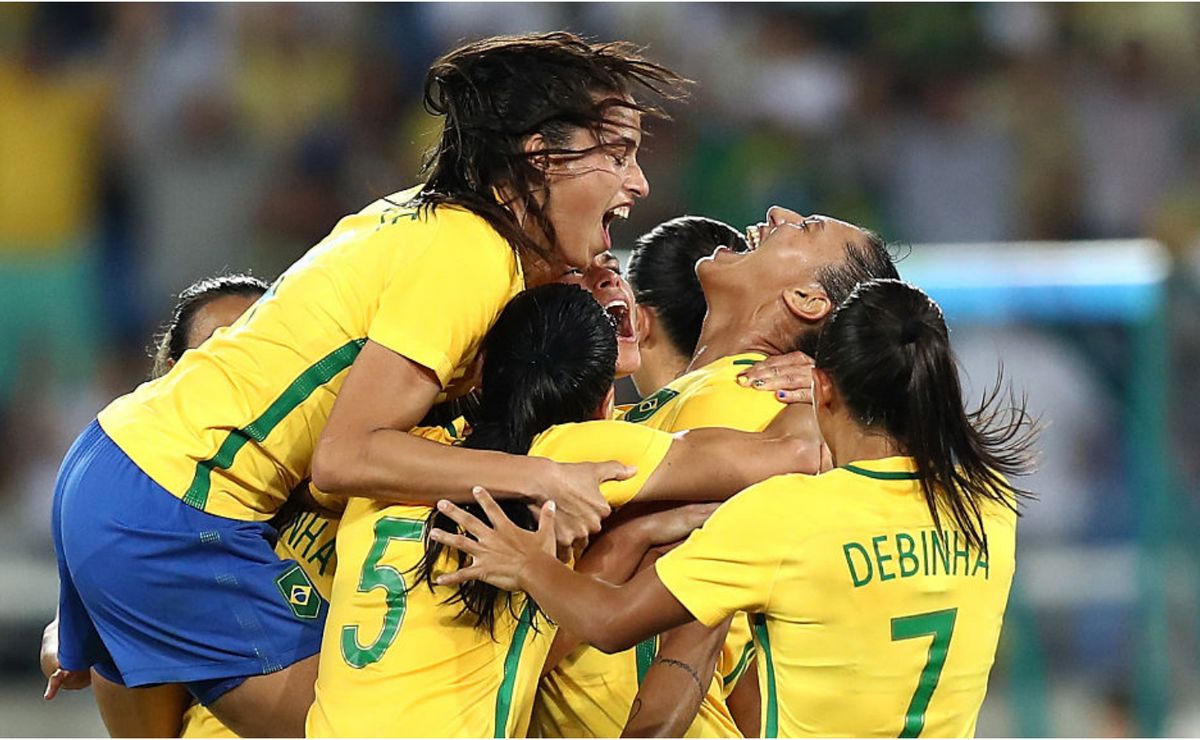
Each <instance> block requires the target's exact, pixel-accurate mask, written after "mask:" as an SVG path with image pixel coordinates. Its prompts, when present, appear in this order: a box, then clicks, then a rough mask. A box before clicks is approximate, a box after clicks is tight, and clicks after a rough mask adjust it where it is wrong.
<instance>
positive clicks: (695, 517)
mask: <svg viewBox="0 0 1200 740" xmlns="http://www.w3.org/2000/svg"><path fill="white" fill-rule="evenodd" d="M718 506H720V504H719V503H712V504H686V505H684V506H672V507H671V508H669V509H664V510H663V511H656V512H654V513H653V514H646V515H644V516H640V517H638V518H637V525H638V527H639V528H640V531H641V533H642V538H643V542H645V544H646V546H647V547H657V546H659V545H669V544H673V543H675V542H678V541H680V540H682V539H684V538H685V537H687V536H688V535H689V534H691V533H692V531H693V530H696V529H699V528H700V527H702V526H703V525H704V522H706V521H708V517H710V516H712V513H713V512H714V511H716V510H717V507H718Z"/></svg>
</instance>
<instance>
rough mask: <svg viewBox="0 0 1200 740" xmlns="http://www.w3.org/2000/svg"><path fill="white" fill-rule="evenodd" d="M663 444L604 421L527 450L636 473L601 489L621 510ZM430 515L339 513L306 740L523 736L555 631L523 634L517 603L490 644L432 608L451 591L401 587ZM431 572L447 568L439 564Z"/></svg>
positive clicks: (564, 431)
mask: <svg viewBox="0 0 1200 740" xmlns="http://www.w3.org/2000/svg"><path fill="white" fill-rule="evenodd" d="M670 446H671V436H670V435H668V434H665V433H663V432H658V431H656V430H652V429H646V428H643V427H637V426H634V425H631V424H626V423H623V422H618V421H608V420H605V421H592V422H585V423H582V424H564V425H561V426H557V427H553V428H551V429H550V430H548V431H546V432H545V433H543V434H541V435H539V436H538V437H537V438H536V439H535V440H534V443H533V446H532V447H531V448H530V451H529V454H530V455H537V456H542V457H548V458H550V459H553V460H556V461H558V462H579V461H585V460H610V459H611V460H619V461H620V462H622V463H625V464H626V465H633V466H636V467H637V469H638V472H637V475H636V476H635V477H634V478H631V479H630V480H627V481H613V482H609V483H605V484H603V485H602V486H601V490H602V491H603V493H604V495H605V498H606V499H607V500H608V501H609V502H610V503H611V504H613V505H614V506H619V505H621V504H623V503H625V502H627V501H629V500H630V499H631V498H633V497H634V496H636V495H637V493H638V492H639V491H640V490H641V487H642V486H643V485H644V484H645V482H646V481H647V480H648V479H649V478H650V476H651V475H652V474H653V472H654V470H655V469H656V468H657V467H658V465H659V463H660V462H662V459H663V457H665V456H666V454H667V450H668V449H669V448H670ZM430 511H431V510H430V509H429V508H428V507H422V506H400V505H394V504H393V505H386V504H382V503H378V502H372V501H367V500H365V499H358V498H355V499H351V500H350V503H349V504H348V506H347V507H346V512H345V514H344V516H343V519H342V525H341V528H340V530H339V533H338V545H337V549H338V560H339V562H340V563H341V567H340V569H339V570H338V573H337V575H336V576H335V578H334V585H333V599H332V604H331V608H330V612H329V618H328V620H327V621H326V626H325V639H324V642H323V644H322V646H321V666H320V672H319V675H318V678H317V685H316V702H315V703H314V704H313V707H312V709H311V710H310V711H309V714H308V724H307V734H308V735H310V736H317V737H328V736H337V737H356V736H357V737H376V736H394V737H413V736H417V737H422V736H432V737H492V736H495V737H524V736H525V735H526V733H527V730H528V726H529V716H530V712H531V710H532V705H533V696H534V692H535V691H536V689H537V681H538V676H539V674H540V673H541V670H542V665H543V664H544V663H545V658H546V653H547V652H548V651H549V649H550V644H551V642H552V641H553V637H554V632H555V628H554V626H553V625H551V624H549V623H548V622H547V621H546V620H545V619H542V618H539V619H537V620H536V622H535V624H536V629H535V628H534V627H532V626H531V622H530V615H531V614H532V609H531V608H530V607H529V606H528V605H527V604H526V602H525V600H524V597H523V596H518V597H517V599H516V602H515V603H516V607H517V612H518V614H519V615H520V616H519V618H517V617H514V616H513V615H511V614H509V613H507V612H505V613H503V614H502V615H500V617H499V618H498V619H497V623H496V629H495V639H492V637H489V636H488V635H487V634H486V633H484V632H481V631H480V630H478V629H476V628H475V627H473V626H472V624H471V623H470V622H469V621H468V620H465V619H461V618H459V617H458V616H457V615H458V608H457V607H456V606H455V605H453V604H443V603H442V602H443V601H444V600H445V599H446V598H448V597H449V596H451V595H452V593H453V592H452V590H450V589H445V588H441V587H436V588H434V589H432V590H431V589H429V588H427V587H426V586H424V585H416V586H415V587H413V588H412V590H411V591H408V592H406V590H405V586H406V584H408V585H410V586H411V585H412V583H411V578H412V576H411V575H407V573H408V571H409V570H411V569H412V568H413V567H414V566H415V565H416V564H417V562H418V561H419V560H420V559H421V556H422V554H423V553H424V545H423V544H422V540H421V537H422V527H423V526H424V523H425V519H426V518H427V517H428V515H429V513H430ZM439 567H440V568H442V569H444V570H447V571H449V570H454V569H455V567H456V565H455V564H454V563H453V562H452V561H450V560H449V559H446V560H443V562H442V563H441V564H440V565H439Z"/></svg>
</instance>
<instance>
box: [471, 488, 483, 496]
mask: <svg viewBox="0 0 1200 740" xmlns="http://www.w3.org/2000/svg"><path fill="white" fill-rule="evenodd" d="M471 493H473V494H475V495H476V496H478V495H479V494H481V493H483V486H475V487H474V488H472V489H471Z"/></svg>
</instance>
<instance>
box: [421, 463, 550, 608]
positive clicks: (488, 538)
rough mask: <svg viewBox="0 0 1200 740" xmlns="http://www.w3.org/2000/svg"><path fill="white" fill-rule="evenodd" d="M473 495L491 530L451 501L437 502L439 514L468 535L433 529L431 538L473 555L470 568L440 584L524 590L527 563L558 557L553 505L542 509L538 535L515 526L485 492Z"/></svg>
mask: <svg viewBox="0 0 1200 740" xmlns="http://www.w3.org/2000/svg"><path fill="white" fill-rule="evenodd" d="M471 493H472V494H474V496H475V501H476V502H478V503H479V506H480V507H481V508H482V509H483V512H484V513H485V514H487V517H488V519H489V520H490V521H491V523H492V526H490V527H489V526H488V525H487V524H484V523H483V522H482V521H480V520H479V519H477V518H476V517H474V516H473V515H471V514H469V513H467V512H466V511H463V510H462V509H460V508H459V507H457V506H455V505H454V504H452V503H450V502H449V501H445V500H442V501H439V502H438V505H437V507H438V511H440V512H442V513H443V514H445V515H446V516H448V517H450V518H451V519H452V520H454V523H455V524H457V525H458V526H459V527H460V528H461V530H462V531H463V532H466V534H465V535H463V534H451V533H450V532H446V531H444V530H441V529H434V530H433V531H431V532H430V533H429V538H430V539H431V540H433V541H434V542H440V543H441V544H443V545H447V546H449V547H453V548H454V549H456V550H460V551H462V552H465V553H466V554H468V555H470V556H471V564H470V565H469V566H467V567H466V568H459V569H458V570H456V571H455V572H453V573H447V574H445V575H441V576H438V578H437V584H438V585H439V586H456V585H458V584H460V583H463V582H465V581H472V580H480V581H484V582H486V583H490V584H492V585H493V586H495V587H496V588H502V589H504V590H505V591H520V590H522V588H521V583H520V576H521V572H522V571H523V570H524V569H525V564H526V563H527V562H528V560H529V559H530V558H531V557H535V556H536V555H538V554H539V553H544V554H546V555H549V556H550V557H555V553H556V550H557V545H556V543H555V537H554V519H555V516H554V515H555V508H556V507H555V504H554V502H553V501H547V502H546V503H545V504H543V505H542V510H541V514H540V516H539V517H538V528H537V531H535V532H530V531H528V530H525V529H521V528H520V527H518V526H517V525H515V524H513V523H512V520H511V519H509V518H508V517H507V516H506V515H505V513H504V510H503V509H501V508H500V506H499V505H498V504H497V503H496V501H495V499H493V498H492V496H491V494H489V493H488V492H487V491H486V490H484V489H483V488H480V487H478V486H476V487H475V488H473V489H471ZM467 535H470V536H467Z"/></svg>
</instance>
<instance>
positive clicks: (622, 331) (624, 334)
mask: <svg viewBox="0 0 1200 740" xmlns="http://www.w3.org/2000/svg"><path fill="white" fill-rule="evenodd" d="M604 312H605V313H607V314H608V320H609V321H611V322H612V325H613V328H614V329H616V330H617V339H618V340H619V341H623V342H632V341H635V340H636V339H637V338H636V337H635V336H634V335H633V315H632V314H631V313H630V312H629V304H628V303H626V302H625V301H624V299H621V298H617V299H616V300H613V301H610V302H609V303H608V305H606V306H605V307H604Z"/></svg>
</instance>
